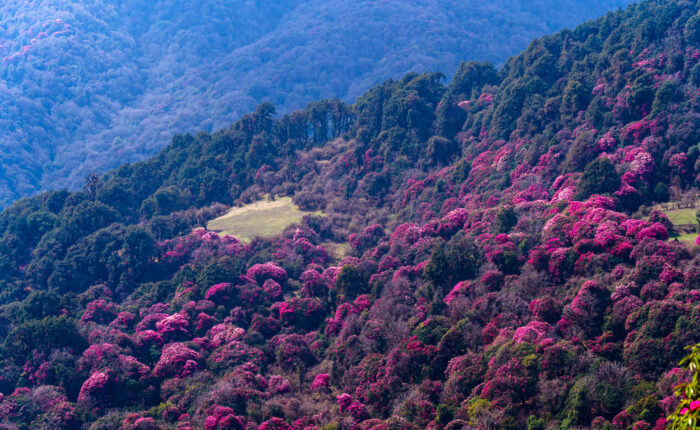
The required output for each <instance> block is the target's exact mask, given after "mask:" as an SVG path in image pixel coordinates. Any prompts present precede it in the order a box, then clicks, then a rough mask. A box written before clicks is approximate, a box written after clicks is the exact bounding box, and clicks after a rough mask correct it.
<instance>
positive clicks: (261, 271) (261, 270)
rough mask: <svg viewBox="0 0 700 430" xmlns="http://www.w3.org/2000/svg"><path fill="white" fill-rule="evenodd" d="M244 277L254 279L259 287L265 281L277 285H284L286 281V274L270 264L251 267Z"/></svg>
mask: <svg viewBox="0 0 700 430" xmlns="http://www.w3.org/2000/svg"><path fill="white" fill-rule="evenodd" d="M246 276H249V277H250V278H252V279H254V280H255V281H256V282H257V283H258V284H260V285H262V284H263V283H264V282H265V280H267V279H272V280H273V281H275V282H277V283H279V284H284V282H285V281H286V280H287V272H286V271H285V270H284V269H282V268H281V267H279V266H278V265H276V264H274V263H271V262H268V263H264V264H256V265H254V266H252V267H251V268H250V269H248V272H246Z"/></svg>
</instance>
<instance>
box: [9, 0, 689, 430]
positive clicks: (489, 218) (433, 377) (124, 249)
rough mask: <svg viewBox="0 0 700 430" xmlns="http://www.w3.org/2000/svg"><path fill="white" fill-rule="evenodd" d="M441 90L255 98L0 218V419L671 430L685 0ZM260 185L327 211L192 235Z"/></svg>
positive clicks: (680, 329) (411, 87)
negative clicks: (289, 222) (260, 234)
mask: <svg viewBox="0 0 700 430" xmlns="http://www.w3.org/2000/svg"><path fill="white" fill-rule="evenodd" d="M442 81H443V79H442V77H441V75H440V74H438V73H426V74H417V73H413V74H408V75H406V76H405V77H404V78H402V79H401V80H398V81H393V80H390V81H386V82H384V83H383V84H381V85H378V86H375V87H374V88H372V89H370V90H369V91H367V92H365V93H364V94H362V95H361V96H360V97H359V98H358V99H357V100H356V101H355V103H354V104H353V105H352V106H349V105H346V104H344V103H343V102H341V101H339V100H325V101H320V102H314V103H311V104H309V105H308V106H307V107H306V109H304V110H303V111H297V112H293V113H291V114H289V115H284V116H277V115H276V114H275V109H274V106H272V105H271V104H261V105H259V106H258V107H257V108H256V110H255V111H254V112H253V113H250V114H246V115H244V116H243V117H242V118H241V119H240V120H239V121H236V122H235V123H234V124H233V125H231V126H230V127H228V128H225V129H221V130H219V131H217V132H214V133H207V132H201V133H197V134H196V135H194V136H193V135H189V134H185V135H177V136H175V137H174V138H173V140H172V143H171V144H170V145H169V146H168V147H166V148H165V149H164V150H163V151H162V152H161V153H159V154H158V155H157V156H155V157H153V158H151V159H149V160H147V161H144V162H139V163H134V164H126V165H123V166H121V167H119V168H118V169H116V170H114V171H111V172H109V173H108V174H106V175H104V176H92V177H90V178H89V180H88V181H87V183H86V186H85V187H84V189H83V190H81V191H78V192H67V191H54V192H50V193H45V194H40V195H37V196H35V197H32V198H28V199H23V200H20V201H19V202H17V203H15V204H14V205H13V206H11V207H10V208H8V209H7V210H5V211H3V212H2V213H1V214H0V232H1V235H0V238H1V239H0V291H1V294H0V303H2V305H1V306H0V336H2V337H3V339H4V341H3V343H2V347H1V349H0V357H2V362H1V364H0V393H2V396H0V420H1V422H2V424H3V425H6V426H8V427H9V428H15V427H19V428H23V427H25V428H79V427H81V426H82V427H85V428H93V429H118V428H126V429H157V428H162V429H171V428H177V429H188V428H205V429H258V430H270V429H285V430H289V429H294V430H296V429H309V430H311V429H372V430H379V429H411V430H413V429H416V430H417V429H425V428H429V429H450V430H456V429H528V430H535V429H562V428H563V429H581V428H590V429H599V430H610V429H626V430H627V429H663V428H665V427H666V421H665V418H664V417H665V416H668V414H670V413H671V412H672V411H673V410H674V409H675V408H676V405H677V404H678V399H677V398H676V397H675V396H674V395H673V388H674V387H675V386H676V385H677V384H678V383H679V382H682V381H686V380H688V379H689V377H690V374H689V372H688V371H686V370H683V369H680V368H677V367H676V365H677V363H678V361H679V359H680V358H681V357H682V356H683V355H684V350H683V348H684V347H685V346H686V345H690V344H693V343H697V342H698V341H700V254H698V247H697V246H693V245H692V244H689V245H686V244H683V243H681V242H678V241H675V240H673V239H671V240H669V237H670V236H672V235H673V234H674V231H673V225H672V223H671V221H670V220H669V219H668V217H667V216H666V215H665V214H664V213H663V212H661V211H659V210H654V209H652V207H653V206H655V205H657V204H659V203H664V202H668V201H678V200H680V199H682V198H683V197H684V196H692V197H696V196H697V186H698V177H699V175H700V161H699V160H700V146H699V145H700V127H699V125H700V113H699V112H698V110H699V109H698V108H699V106H698V94H700V92H699V86H700V4H698V3H694V2H678V1H667V0H654V1H646V2H642V3H640V4H638V5H633V6H630V7H629V8H627V9H625V10H624V11H620V12H617V13H612V14H608V15H606V16H605V17H603V18H600V19H598V20H595V21H591V22H588V23H585V24H583V25H581V26H579V27H577V28H576V29H574V30H571V31H563V32H560V33H558V34H555V35H552V36H547V37H543V38H540V39H537V40H535V41H533V42H532V43H531V44H530V45H529V47H528V48H527V49H526V50H525V51H524V52H523V53H521V54H520V55H517V56H515V57H512V58H510V59H509V60H508V61H506V63H505V65H504V66H503V68H502V69H500V70H496V69H495V68H494V67H493V66H492V65H490V64H486V63H475V62H469V63H463V64H461V65H460V67H459V69H458V70H457V72H456V73H455V75H454V76H453V78H452V79H451V81H450V82H449V84H448V85H444V84H443V83H442ZM265 194H269V195H282V196H293V198H294V201H295V202H296V203H297V204H298V205H299V206H301V207H302V208H304V209H313V210H318V209H321V210H323V213H324V214H325V215H324V216H316V215H314V216H308V217H306V218H305V219H304V220H303V221H302V223H301V224H300V225H297V226H291V227H290V228H288V229H287V230H286V231H285V232H284V233H283V234H282V235H280V236H279V237H275V238H272V239H265V240H254V241H252V242H251V243H249V244H243V243H241V242H239V241H238V240H237V239H236V238H234V237H231V236H227V235H218V234H216V233H213V232H207V231H206V230H204V229H202V228H197V227H201V226H203V225H205V224H206V221H207V220H210V219H212V218H214V217H216V216H218V215H219V214H221V213H222V212H223V211H224V210H225V209H226V208H227V207H228V206H229V205H231V204H234V203H239V202H245V201H250V200H254V199H258V198H261V197H262V196H263V195H265ZM343 241H344V242H347V243H348V244H349V252H348V255H345V256H342V257H341V256H338V257H336V256H334V255H332V254H331V253H329V252H328V251H327V249H326V247H325V246H324V245H323V244H325V243H328V242H336V243H337V242H343ZM696 410H697V409H696ZM696 410H693V411H690V412H688V411H686V413H691V412H692V413H693V414H695V415H697V414H698V413H699V412H696Z"/></svg>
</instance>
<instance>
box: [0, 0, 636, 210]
mask: <svg viewBox="0 0 700 430" xmlns="http://www.w3.org/2000/svg"><path fill="white" fill-rule="evenodd" d="M627 3H629V0H576V1H574V0H570V1H567V2H564V3H562V2H553V1H541V2H505V1H497V2H491V3H489V4H484V3H483V2H475V1H469V2H463V1H448V2H444V1H442V2H438V1H435V0H429V1H422V2H418V3H416V2H407V1H403V0H400V1H399V0H392V1H383V2H375V1H353V2H347V1H320V0H283V1H259V2H250V1H242V0H237V1H233V2H231V1H218V0H217V1H210V0H207V1H204V0H198V1H188V2H186V3H183V2H181V1H173V0H158V1H143V0H119V1H117V0H89V1H80V2H76V1H72V0H33V1H29V2H27V1H18V0H11V1H6V2H3V4H2V5H1V6H0V17H1V18H0V28H2V30H1V31H2V32H1V33H0V97H2V100H3V109H2V110H0V136H2V139H0V206H1V207H6V206H7V205H8V204H9V203H11V202H13V201H14V200H15V199H17V198H19V197H23V196H27V195H30V194H32V193H34V192H36V191H38V190H48V189H58V188H61V187H69V188H73V189H74V188H76V187H79V186H80V185H81V184H82V180H83V178H84V177H85V176H86V175H87V174H88V173H89V172H92V171H98V172H103V171H105V170H107V169H109V168H114V167H116V166H118V165H120V164H122V163H124V162H132V161H138V160H141V159H144V158H145V157H147V156H149V155H152V154H154V153H156V152H157V151H158V150H159V149H160V148H162V147H163V146H165V144H167V143H168V141H169V139H170V136H171V134H172V133H174V132H188V131H196V130H201V129H205V130H208V131H211V130H213V129H216V128H220V127H223V126H225V125H228V124H229V123H230V122H232V121H234V120H236V119H239V118H240V116H241V115H242V114H243V113H245V112H249V111H251V110H252V109H254V108H255V106H256V105H257V104H258V103H259V102H260V101H262V100H268V101H272V102H274V103H275V104H277V105H278V107H279V108H280V109H281V110H282V111H285V112H286V111H289V110H291V109H298V108H301V107H303V106H304V105H305V104H306V103H307V102H309V101H311V100H315V99H319V98H324V97H333V96H338V97H340V98H342V99H344V100H345V101H351V100H353V99H354V98H355V97H357V96H358V95H359V94H360V93H361V92H363V91H365V90H366V89H367V88H369V87H370V86H372V85H375V84H376V83H377V82H379V81H381V80H383V79H387V78H389V77H393V76H401V75H403V74H405V73H407V72H408V71H410V70H418V71H425V70H443V71H444V72H446V73H449V74H451V73H452V72H453V71H454V70H455V68H456V67H457V65H458V63H459V61H461V60H463V59H469V58H479V59H482V60H490V61H493V62H495V63H501V62H502V61H503V60H505V58H506V57H507V56H509V55H512V54H514V53H516V52H517V51H519V50H520V49H522V48H523V47H525V45H526V44H527V42H528V41H529V40H530V39H531V38H533V37H536V36H538V35H541V34H545V33H548V32H552V31H556V30H558V29H560V28H562V27H565V26H573V25H576V24H578V23H580V22H581V21H582V20H584V19H586V18H593V17H596V16H598V15H601V14H603V13H604V12H605V11H607V10H610V9H615V8H616V7H618V6H621V5H624V4H627ZM554 5H557V7H554Z"/></svg>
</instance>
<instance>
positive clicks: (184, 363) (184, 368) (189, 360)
mask: <svg viewBox="0 0 700 430" xmlns="http://www.w3.org/2000/svg"><path fill="white" fill-rule="evenodd" d="M199 359H200V357H199V354H198V353H197V352H196V351H194V350H192V349H190V348H188V347H187V346H185V344H183V343H171V344H169V345H166V346H165V347H164V348H163V352H162V354H161V356H160V359H159V360H158V363H157V364H156V366H155V367H154V368H153V374H154V375H155V376H156V377H158V378H168V377H171V376H177V377H181V378H182V377H185V376H188V375H190V374H192V373H193V372H195V371H196V370H197V368H198V367H199V365H198V361H199Z"/></svg>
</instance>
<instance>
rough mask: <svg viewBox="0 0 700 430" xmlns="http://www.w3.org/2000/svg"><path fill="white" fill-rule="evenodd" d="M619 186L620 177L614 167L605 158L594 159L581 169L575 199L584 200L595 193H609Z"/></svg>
mask: <svg viewBox="0 0 700 430" xmlns="http://www.w3.org/2000/svg"><path fill="white" fill-rule="evenodd" d="M619 186H620V176H619V175H618V173H617V171H616V170H615V165H614V164H613V163H612V162H611V161H610V160H609V159H607V158H602V157H600V158H596V159H595V160H593V161H591V162H590V163H588V165H586V168H585V169H583V174H582V175H581V180H580V181H579V187H578V191H577V193H576V197H577V198H580V199H585V198H588V197H590V196H591V195H593V194H596V193H599V194H605V193H611V192H613V191H615V190H617V188H618V187H619Z"/></svg>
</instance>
